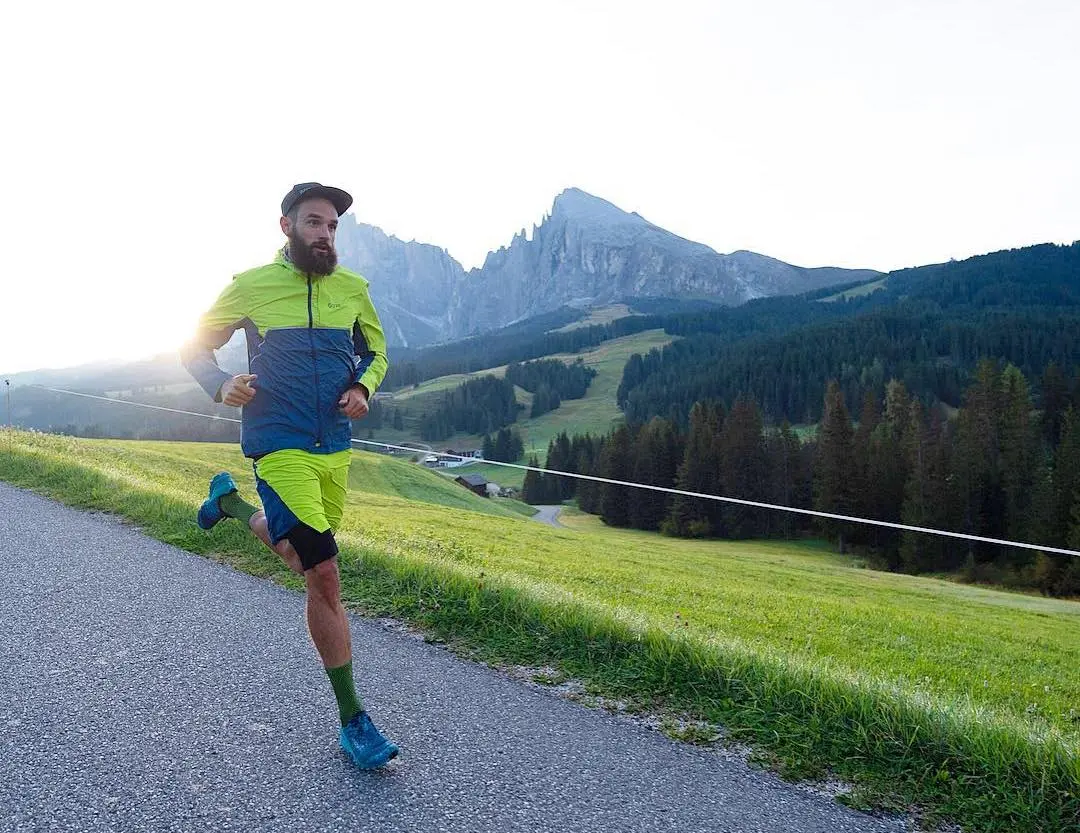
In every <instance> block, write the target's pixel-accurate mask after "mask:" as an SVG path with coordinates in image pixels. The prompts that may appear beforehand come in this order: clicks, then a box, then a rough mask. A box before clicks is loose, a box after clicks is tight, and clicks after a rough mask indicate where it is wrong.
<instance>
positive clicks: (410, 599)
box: [0, 431, 1080, 831]
mask: <svg viewBox="0 0 1080 833" xmlns="http://www.w3.org/2000/svg"><path fill="white" fill-rule="evenodd" d="M221 467H227V468H229V469H230V470H232V471H233V472H234V474H235V475H237V476H238V479H239V481H240V483H241V488H242V490H244V491H246V492H250V489H251V475H250V471H251V470H250V465H248V464H247V462H246V461H244V460H243V459H242V458H241V457H240V456H239V452H238V451H237V450H235V449H234V448H231V447H227V446H216V445H204V444H183V443H132V442H120V441H90V440H74V439H70V438H62V437H50V436H44V435H31V434H26V433H22V432H13V431H4V432H2V433H0V478H2V479H5V480H8V481H10V482H14V483H16V484H18V485H23V486H28V487H32V488H35V489H37V490H38V491H41V492H43V493H45V494H50V495H52V496H55V497H57V498H60V499H63V500H66V501H68V502H71V503H74V504H76V505H80V506H88V507H93V508H97V509H103V510H107V511H112V512H116V513H118V514H120V515H122V516H125V517H128V518H130V519H131V520H133V521H135V522H136V523H139V524H140V525H142V526H143V528H144V529H145V530H146V531H147V532H148V533H149V534H151V535H154V536H156V537H158V538H161V539H163V540H166V541H169V542H171V543H174V544H177V545H179V546H183V547H185V548H187V549H189V550H192V551H194V552H201V553H205V554H208V555H211V556H213V557H215V558H219V559H222V560H226V561H228V562H229V563H232V564H234V565H236V566H237V567H240V568H241V569H245V570H249V571H250V572H252V573H255V574H257V575H267V576H271V577H273V578H274V579H275V580H280V581H282V582H283V583H286V584H289V585H290V586H296V582H295V580H293V579H292V578H290V576H289V574H288V573H287V571H285V569H284V568H283V567H282V566H280V565H279V564H278V562H277V560H276V558H275V557H274V556H272V555H271V554H270V553H268V552H266V551H264V550H262V549H261V548H260V546H259V545H257V544H256V543H255V542H254V541H253V539H251V537H250V536H249V535H247V534H246V533H244V532H243V531H242V530H241V529H240V528H239V526H238V525H236V524H222V525H221V526H220V527H218V528H216V529H215V530H214V531H213V532H212V533H209V534H207V533H203V532H202V531H200V530H198V528H197V527H196V526H195V524H194V523H193V520H192V519H193V515H194V511H195V508H196V507H197V505H198V503H199V501H200V499H201V496H202V494H203V492H204V489H205V482H206V480H207V479H208V477H209V476H210V475H211V474H212V473H213V472H214V471H216V470H218V469H219V468H221ZM351 482H352V488H353V491H352V492H351V493H350V497H349V506H348V508H347V511H346V517H345V520H344V522H343V526H342V529H341V530H340V534H339V540H340V543H341V547H342V555H341V562H342V582H343V593H344V596H345V598H346V600H347V602H348V603H349V604H350V605H351V606H352V607H354V608H355V609H358V610H363V611H366V612H368V613H373V614H380V615H392V616H396V617H399V618H401V619H405V620H409V621H412V622H414V623H416V624H418V625H420V626H421V627H423V628H425V629H426V630H427V631H428V632H429V633H430V634H432V636H433V637H435V638H440V639H444V640H447V641H449V642H451V644H452V645H453V646H454V647H455V648H456V649H457V650H461V651H464V652H468V653H470V654H472V655H473V656H476V657H478V658H480V659H483V660H487V661H490V662H495V663H513V664H521V665H530V666H536V667H539V666H548V667H551V668H552V669H555V671H556V673H557V674H559V675H564V676H565V677H567V678H577V679H580V680H582V681H583V682H584V684H585V686H586V689H587V690H588V691H589V692H591V693H596V694H602V695H605V696H610V697H616V698H620V699H624V700H628V701H630V702H631V703H632V704H633V706H634V707H635V708H647V709H651V710H655V711H659V712H661V713H662V714H667V715H670V716H672V717H673V718H680V717H688V718H690V719H693V720H699V721H705V722H706V723H707V724H718V725H721V726H723V727H724V732H725V734H726V736H727V738H729V739H730V740H733V741H740V742H747V743H750V744H752V745H753V746H755V747H756V748H757V749H758V750H760V756H761V758H762V759H764V760H767V761H768V762H770V763H771V764H772V765H773V766H775V767H776V768H778V769H779V770H780V771H781V772H783V773H784V774H786V775H789V776H793V777H809V776H822V775H825V774H829V773H831V774H834V775H836V776H839V777H841V778H844V779H847V780H849V781H851V782H853V783H854V784H855V785H856V792H855V793H854V794H853V795H852V796H851V797H850V798H849V799H848V800H849V801H851V802H853V803H857V804H860V805H862V804H866V803H871V804H874V805H876V806H883V807H890V808H894V809H897V808H899V809H902V808H906V807H909V806H911V805H919V806H921V807H923V808H925V810H926V811H927V814H926V815H925V818H926V819H927V820H929V821H934V820H936V819H940V818H952V819H956V820H959V821H960V822H962V823H963V824H964V825H965V826H966V827H967V828H968V829H971V830H977V831H991V830H993V831H1006V830H1008V831H1028V830H1030V831H1035V830H1040V831H1065V830H1076V829H1080V827H1078V825H1077V819H1078V818H1080V798H1078V794H1080V716H1078V714H1077V711H1078V704H1080V674H1078V673H1077V669H1078V668H1080V604H1077V603H1075V602H1068V601H1062V600H1052V599H1044V598H1041V597H1033V596H1019V595H1013V594H1007V593H1002V592H997V591H993V590H987V589H983V588H977V587H970V586H962V585H955V584H950V583H947V582H942V581H936V580H932V579H925V578H915V577H909V576H900V575H893V574H888V573H877V572H871V571H867V570H860V569H856V568H855V567H853V566H852V562H851V561H850V560H849V559H848V558H846V557H843V556H839V555H835V554H833V553H831V552H828V551H827V549H825V548H823V547H822V546H820V545H814V544H811V545H793V544H791V543H787V542H708V541H680V540H674V539H666V538H662V537H660V536H657V535H655V534H649V533H642V532H633V531H616V530H610V529H606V528H603V527H601V526H599V525H598V524H597V523H596V522H595V520H593V519H591V518H587V517H584V516H582V515H580V514H579V513H576V512H574V511H572V510H567V511H565V512H564V513H563V517H562V518H561V520H562V522H563V523H564V524H567V525H568V526H570V527H571V528H569V529H554V528H550V527H546V526H544V525H542V524H538V523H536V522H534V521H530V520H527V519H525V518H522V517H521V516H519V515H517V514H516V513H514V512H513V511H512V510H504V509H503V507H501V506H499V505H498V504H497V503H495V504H493V503H492V502H491V501H486V500H485V499H483V498H477V497H475V496H472V495H470V494H469V493H468V492H466V491H465V490H464V489H460V488H459V487H456V486H454V485H453V484H451V483H448V482H447V481H445V480H444V479H441V478H440V477H439V476H438V475H436V474H434V473H432V472H427V471H424V470H422V469H420V468H419V467H416V466H409V465H408V464H406V463H402V462H400V461H395V460H392V459H389V458H386V457H382V456H378V455H371V454H356V455H355V456H354V463H353V472H352V477H351ZM451 487H452V488H451ZM452 489H459V491H460V494H459V493H457V492H454V491H453V490H452ZM504 511H505V514H503V512H504ZM673 725H674V724H673ZM679 725H683V724H679ZM700 733H701V734H702V736H705V735H707V734H709V732H708V731H707V729H706V730H702V731H701V732H700Z"/></svg>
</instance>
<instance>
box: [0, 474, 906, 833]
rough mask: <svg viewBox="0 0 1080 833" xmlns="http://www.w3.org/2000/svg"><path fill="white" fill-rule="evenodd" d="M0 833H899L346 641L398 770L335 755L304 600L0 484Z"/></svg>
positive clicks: (618, 721)
mask: <svg viewBox="0 0 1080 833" xmlns="http://www.w3.org/2000/svg"><path fill="white" fill-rule="evenodd" d="M0 559H2V566H3V569H2V570H0V611H2V613H0V831H4V832H5V833H6V832H7V831H38V830H41V831H45V830H49V831H59V830H63V831H75V830H78V831H106V830H132V831H134V830H138V831H189V830H238V831H247V832H248V833H250V832H251V831H282V833H284V832H285V831H288V833H294V831H346V830H348V831H374V833H381V832H382V831H387V833H389V831H393V833H403V831H410V833H411V831H420V833H427V831H432V833H434V831H452V832H453V831H462V833H464V832H465V831H468V833H478V831H499V832H500V833H502V832H503V831H523V832H524V831H558V833H578V832H579V831H581V832H582V833H585V832H586V831H588V832H589V833H591V832H592V831H598V832H599V831H642V833H645V831H648V833H662V832H663V831H673V832H674V831H678V833H695V832H696V831H701V833H706V831H707V832H708V833H725V832H726V833H736V831H738V833H764V832H765V831H778V832H779V831H784V833H853V832H854V831H859V832H860V833H886V831H888V833H899V831H902V830H904V829H905V828H904V825H903V824H902V823H901V821H899V820H896V819H887V820H882V819H877V818H874V817H871V816H868V815H864V814H861V813H857V812H855V811H853V810H849V809H847V808H844V807H842V806H841V805H839V804H838V803H836V802H834V801H832V800H831V799H829V798H825V797H820V796H817V795H814V794H810V793H808V792H804V791H801V790H799V789H796V788H794V787H792V786H790V785H788V784H785V783H783V782H782V781H780V780H779V779H778V778H776V777H775V776H773V775H770V774H767V773H762V772H758V771H756V770H753V769H751V768H749V767H748V766H746V765H745V764H744V763H743V762H742V761H741V760H737V759H733V760H729V759H728V758H727V757H725V756H723V755H721V754H717V753H715V752H710V751H708V750H705V749H700V748H697V747H693V746H687V745H683V744H678V743H675V742H673V741H671V740H669V739H667V738H666V737H664V736H663V735H661V734H659V733H657V732H653V731H650V730H648V729H646V728H643V727H641V726H639V725H637V724H634V723H632V722H630V721H628V720H626V719H623V718H619V717H615V716H612V715H609V714H608V713H606V712H603V711H598V710H590V709H587V708H584V707H582V706H579V705H577V704H574V703H571V702H569V701H566V700H563V699H560V698H559V697H557V696H555V695H553V694H551V693H549V692H547V691H544V690H542V689H537V688H535V687H531V686H529V685H526V684H524V683H521V682H517V681H515V680H513V679H510V678H509V677H507V676H505V675H503V674H500V673H498V672H496V671H493V670H490V669H488V668H485V667H482V666H479V665H474V664H470V663H468V662H465V661H463V660H461V659H458V658H456V657H454V656H453V655H452V654H450V653H448V652H447V651H444V650H441V649H439V648H437V647H436V646H433V645H428V644H426V643H424V642H423V641H422V640H420V639H417V638H415V637H413V636H410V635H408V634H407V633H405V632H403V631H402V629H394V628H389V627H384V626H382V625H380V624H379V623H377V622H374V621H371V620H365V619H362V618H358V617H354V618H353V619H352V625H353V638H354V642H355V649H356V661H357V665H358V667H359V669H360V679H361V680H362V690H363V693H364V694H365V695H366V697H367V700H368V704H369V706H370V708H371V710H372V713H373V714H374V715H375V717H376V719H377V721H378V723H379V725H380V726H381V727H382V728H384V729H385V731H386V732H387V734H388V735H390V736H391V737H392V738H394V739H395V740H396V741H397V742H398V743H399V744H400V745H401V748H402V755H401V757H400V758H399V759H398V760H397V761H395V762H394V764H393V765H392V766H391V768H390V769H389V770H388V771H386V772H383V773H377V774H372V773H363V772H359V771H357V770H355V769H353V768H352V767H351V766H350V765H349V764H348V763H347V762H346V760H345V758H344V756H343V755H342V754H341V753H340V751H339V750H338V748H337V736H336V726H335V720H336V716H337V713H336V710H335V708H334V704H333V698H332V695H331V692H330V686H329V685H328V684H327V681H326V677H325V674H324V673H323V671H322V669H321V667H320V666H319V664H318V662H317V660H316V657H315V654H314V651H313V649H312V648H311V646H310V645H309V643H308V636H307V633H306V630H305V627H304V619H303V597H302V596H301V595H300V594H298V593H295V592H292V591H288V590H284V589H282V588H279V587H276V586H274V585H272V584H270V583H269V582H267V581H264V580H261V579H256V578H253V577H251V576H248V575H245V574H242V573H238V572H235V571H233V570H232V569H229V568H227V567H223V566H220V565H217V564H215V563H213V562H211V561H207V560H205V559H202V558H200V557H197V556H194V555H190V554H188V553H185V552H183V551H181V550H178V549H175V548H174V547H171V546H168V545H166V544H163V543H160V542H158V541H153V540H150V539H148V538H146V537H145V536H143V535H142V534H140V533H139V532H138V531H136V530H135V529H133V528H131V527H128V526H123V525H121V524H120V523H119V522H118V521H117V520H115V519H112V518H110V517H107V516H102V515H96V514H89V513H84V512H79V511H75V510H73V509H69V508H66V507H63V506H60V505H58V504H55V503H53V502H51V501H48V500H45V499H43V498H41V497H37V496H35V495H32V494H30V493H27V492H24V491H20V490H17V489H14V488H12V487H10V486H7V485H5V484H0Z"/></svg>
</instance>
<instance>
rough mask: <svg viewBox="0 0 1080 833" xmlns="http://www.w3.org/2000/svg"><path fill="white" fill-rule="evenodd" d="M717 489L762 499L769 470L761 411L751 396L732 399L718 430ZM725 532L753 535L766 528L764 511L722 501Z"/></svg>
mask: <svg viewBox="0 0 1080 833" xmlns="http://www.w3.org/2000/svg"><path fill="white" fill-rule="evenodd" d="M719 449H720V488H721V490H722V492H723V494H725V495H727V496H729V497H736V498H741V499H743V500H754V501H765V499H766V498H767V497H768V483H769V469H768V465H769V462H768V457H767V456H766V453H765V440H764V437H762V419H761V411H760V410H759V409H758V406H757V402H755V401H754V400H753V399H752V398H750V397H743V396H740V397H739V398H738V399H736V400H735V404H734V405H733V406H732V408H731V413H729V414H728V415H727V419H725V420H724V427H723V429H722V430H721V431H720V439H719ZM722 511H723V518H724V524H723V529H724V534H725V536H726V537H729V538H752V537H756V536H760V535H764V534H766V533H767V530H768V517H767V516H766V514H765V511H766V510H763V509H757V508H754V507H750V506H743V505H740V504H724V506H723V507H722Z"/></svg>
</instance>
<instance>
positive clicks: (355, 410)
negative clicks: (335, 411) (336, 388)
mask: <svg viewBox="0 0 1080 833" xmlns="http://www.w3.org/2000/svg"><path fill="white" fill-rule="evenodd" d="M338 407H339V408H341V410H342V411H344V412H345V416H347V417H348V418H349V419H360V417H362V416H365V415H366V414H367V412H368V403H367V391H366V390H364V387H363V385H353V386H352V387H351V388H349V389H348V390H347V391H345V393H343V394H342V395H341V399H339V400H338Z"/></svg>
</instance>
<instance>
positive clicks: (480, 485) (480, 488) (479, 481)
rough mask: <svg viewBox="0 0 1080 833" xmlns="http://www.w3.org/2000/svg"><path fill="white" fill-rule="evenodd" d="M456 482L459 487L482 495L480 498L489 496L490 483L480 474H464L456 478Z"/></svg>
mask: <svg viewBox="0 0 1080 833" xmlns="http://www.w3.org/2000/svg"><path fill="white" fill-rule="evenodd" d="M454 482H455V483H457V484H458V485H459V486H464V487H465V488H466V489H468V490H469V491H470V492H473V493H474V494H478V495H480V497H487V496H488V490H487V487H488V482H487V479H486V478H483V477H481V476H480V475H478V474H462V475H459V476H458V477H455V478H454Z"/></svg>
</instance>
